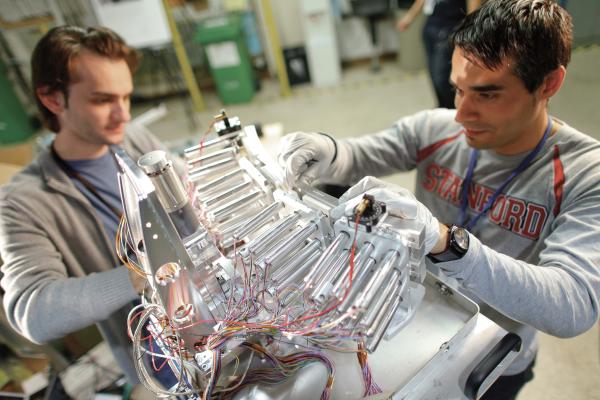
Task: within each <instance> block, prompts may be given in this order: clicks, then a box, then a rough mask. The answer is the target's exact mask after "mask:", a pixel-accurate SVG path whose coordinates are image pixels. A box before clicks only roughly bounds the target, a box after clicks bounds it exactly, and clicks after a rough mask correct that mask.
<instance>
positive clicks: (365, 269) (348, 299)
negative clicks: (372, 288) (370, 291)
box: [335, 257, 375, 313]
mask: <svg viewBox="0 0 600 400" xmlns="http://www.w3.org/2000/svg"><path fill="white" fill-rule="evenodd" d="M374 265H375V260H374V259H373V258H370V257H369V258H366V259H365V260H364V263H362V262H361V263H360V264H359V265H358V268H356V269H357V271H358V273H357V274H356V276H355V277H354V278H353V280H352V287H351V288H350V289H346V288H345V287H344V286H342V287H340V289H339V290H338V291H337V292H335V293H336V296H337V297H338V298H339V299H340V300H342V299H343V301H342V302H341V304H340V305H339V306H338V310H339V311H340V312H342V313H344V312H346V311H348V309H349V308H350V306H351V305H352V303H354V300H355V299H356V298H357V297H358V296H359V295H360V294H361V293H362V290H363V289H364V287H365V286H366V284H367V282H368V281H369V278H370V277H371V275H373V271H372V269H373V266H374ZM344 296H345V298H344Z"/></svg>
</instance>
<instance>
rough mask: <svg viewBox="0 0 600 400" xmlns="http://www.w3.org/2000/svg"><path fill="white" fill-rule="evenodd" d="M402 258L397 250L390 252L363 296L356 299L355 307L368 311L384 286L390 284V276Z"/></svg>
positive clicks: (366, 287)
mask: <svg viewBox="0 0 600 400" xmlns="http://www.w3.org/2000/svg"><path fill="white" fill-rule="evenodd" d="M399 258H400V253H398V251H396V250H390V251H389V252H388V253H387V254H386V255H385V257H384V258H383V260H382V261H381V265H379V266H378V268H377V270H376V271H375V273H374V274H373V276H372V277H371V279H370V280H369V282H368V283H367V286H365V289H364V290H363V292H362V294H361V295H360V296H359V297H358V299H356V302H355V303H354V305H353V306H354V307H355V308H357V309H358V310H360V311H364V310H366V309H367V308H368V307H369V305H370V304H371V301H373V299H374V298H375V296H376V295H377V293H378V292H379V290H380V288H381V286H382V285H384V284H385V283H386V282H388V280H389V277H390V275H391V274H392V272H393V271H394V267H395V266H396V263H397V262H398V259H399Z"/></svg>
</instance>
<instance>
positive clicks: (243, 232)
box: [233, 201, 283, 239]
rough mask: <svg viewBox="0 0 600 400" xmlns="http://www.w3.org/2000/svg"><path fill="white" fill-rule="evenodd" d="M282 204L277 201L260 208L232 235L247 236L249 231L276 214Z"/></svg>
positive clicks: (257, 227)
mask: <svg viewBox="0 0 600 400" xmlns="http://www.w3.org/2000/svg"><path fill="white" fill-rule="evenodd" d="M282 206H283V205H282V204H281V202H278V201H277V202H275V203H272V204H270V205H269V206H268V207H267V208H265V209H264V210H262V211H261V212H260V213H259V214H258V215H257V216H256V217H254V218H253V219H251V220H249V221H247V222H246V223H245V224H244V225H243V226H241V227H240V228H239V229H238V230H236V231H235V233H234V234H233V236H234V237H235V238H238V239H241V238H243V237H246V236H248V235H249V234H250V233H252V232H254V231H256V230H257V229H259V228H260V227H261V226H262V225H263V224H264V223H265V222H266V221H268V220H269V219H270V218H271V217H273V216H275V215H277V213H278V212H279V210H280V209H281V207H282Z"/></svg>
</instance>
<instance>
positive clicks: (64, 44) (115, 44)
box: [31, 26, 140, 132]
mask: <svg viewBox="0 0 600 400" xmlns="http://www.w3.org/2000/svg"><path fill="white" fill-rule="evenodd" d="M83 50H87V51H91V52H93V53H96V54H98V55H101V56H104V57H108V58H110V59H113V60H124V61H125V62H126V63H127V66H128V67H129V70H130V71H131V73H133V72H134V71H135V70H136V68H137V66H138V63H139V59H140V56H139V53H138V52H137V51H135V50H134V49H133V48H131V47H129V46H128V45H127V44H126V43H125V41H124V40H123V39H122V38H121V37H120V36H119V35H117V34H116V33H115V32H113V31H111V30H110V29H108V28H101V27H96V28H81V27H78V26H59V27H56V28H53V29H51V30H50V31H48V33H46V34H45V35H44V37H42V38H41V39H40V41H39V42H38V44H37V45H36V46H35V49H34V50H33V54H32V56H31V82H32V86H33V95H34V97H35V99H36V103H37V107H38V109H39V111H40V113H41V115H42V119H43V121H44V124H45V125H46V127H47V128H48V129H50V130H51V131H53V132H58V131H59V130H60V124H59V122H58V119H57V118H56V115H54V114H53V113H52V112H51V111H50V110H49V109H47V108H46V107H45V106H44V105H43V104H42V102H41V101H40V99H39V98H38V95H37V92H38V90H39V89H42V90H43V91H44V92H45V93H53V92H55V91H57V90H58V91H60V92H61V93H63V95H64V97H65V105H68V98H69V84H70V83H72V81H73V79H74V78H73V61H74V60H75V58H76V57H77V56H78V55H79V54H80V53H81V52H82V51H83Z"/></svg>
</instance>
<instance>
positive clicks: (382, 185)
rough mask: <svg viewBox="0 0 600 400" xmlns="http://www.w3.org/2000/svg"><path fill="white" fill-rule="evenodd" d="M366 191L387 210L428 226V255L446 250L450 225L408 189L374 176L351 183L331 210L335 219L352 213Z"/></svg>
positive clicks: (426, 238) (426, 247)
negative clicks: (385, 206) (441, 221)
mask: <svg viewBox="0 0 600 400" xmlns="http://www.w3.org/2000/svg"><path fill="white" fill-rule="evenodd" d="M364 193H367V194H370V195H372V196H374V197H375V199H377V200H378V201H383V202H384V203H386V205H387V209H388V211H392V212H394V214H398V215H401V216H402V217H403V218H406V219H414V220H416V221H418V222H421V223H423V224H424V225H425V242H424V244H423V246H424V247H425V254H427V253H429V252H431V251H432V250H433V249H435V250H437V249H438V248H440V246H441V250H439V251H443V250H444V248H445V246H446V239H445V236H444V235H447V230H448V228H447V227H445V225H443V224H441V223H439V222H438V220H437V218H435V217H434V216H433V214H431V211H429V209H428V208H427V207H425V205H423V204H422V203H421V202H419V201H418V200H417V199H416V198H415V196H414V195H413V194H412V193H411V192H410V191H409V190H407V189H404V188H402V187H400V186H396V185H392V184H389V183H386V182H384V181H382V180H379V179H377V178H374V177H372V176H367V177H364V178H363V179H361V180H360V182H358V183H357V184H356V185H354V186H352V187H351V188H350V189H348V191H347V192H346V193H344V194H343V195H342V196H341V197H340V199H339V204H340V205H339V206H337V207H336V208H334V209H333V210H331V213H330V215H331V217H332V218H335V219H337V218H340V217H341V216H343V215H348V213H351V212H352V210H353V209H354V207H355V206H356V204H358V202H359V201H360V200H361V199H362V196H363V194H364Z"/></svg>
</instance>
